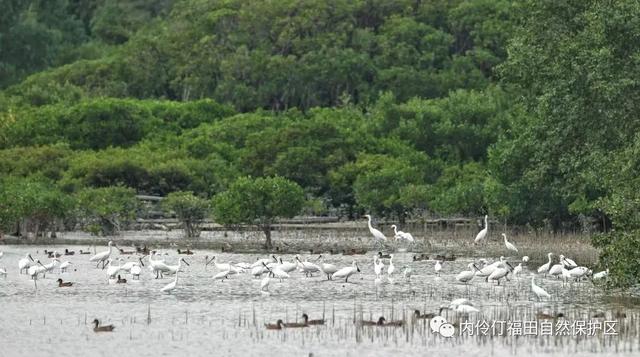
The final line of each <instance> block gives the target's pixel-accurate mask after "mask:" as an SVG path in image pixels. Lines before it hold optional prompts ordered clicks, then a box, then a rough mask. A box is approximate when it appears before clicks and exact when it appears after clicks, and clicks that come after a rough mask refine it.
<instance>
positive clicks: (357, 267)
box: [356, 263, 360, 273]
mask: <svg viewBox="0 0 640 357" xmlns="http://www.w3.org/2000/svg"><path fill="white" fill-rule="evenodd" d="M356 269H358V273H359V272H360V267H359V266H358V263H356Z"/></svg>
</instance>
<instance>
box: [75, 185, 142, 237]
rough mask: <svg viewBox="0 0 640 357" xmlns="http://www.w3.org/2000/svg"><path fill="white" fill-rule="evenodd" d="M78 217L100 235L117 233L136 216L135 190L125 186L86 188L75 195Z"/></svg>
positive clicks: (89, 229) (82, 223)
mask: <svg viewBox="0 0 640 357" xmlns="http://www.w3.org/2000/svg"><path fill="white" fill-rule="evenodd" d="M75 201H76V205H77V206H76V207H77V208H76V210H77V212H76V217H77V218H78V219H79V220H80V224H81V226H82V227H84V229H86V230H88V231H89V232H91V233H93V234H95V235H98V234H102V235H110V234H115V233H118V232H119V231H120V229H122V227H123V226H124V225H126V224H127V223H128V222H129V221H131V220H133V219H134V218H135V216H136V210H137V207H138V201H137V200H136V197H135V192H134V191H133V190H132V189H130V188H124V187H117V186H114V187H101V188H85V189H83V190H81V191H78V193H77V194H76V195H75Z"/></svg>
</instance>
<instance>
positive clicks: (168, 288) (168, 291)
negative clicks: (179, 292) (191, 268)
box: [160, 272, 178, 293]
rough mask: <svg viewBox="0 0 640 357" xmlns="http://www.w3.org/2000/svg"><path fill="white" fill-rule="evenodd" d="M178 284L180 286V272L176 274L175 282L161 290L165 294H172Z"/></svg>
mask: <svg viewBox="0 0 640 357" xmlns="http://www.w3.org/2000/svg"><path fill="white" fill-rule="evenodd" d="M177 284H178V272H176V275H175V277H174V278H173V281H172V282H170V283H169V284H167V285H165V286H164V288H162V289H160V291H161V292H163V293H170V292H172V291H173V290H174V289H175V288H176V285H177Z"/></svg>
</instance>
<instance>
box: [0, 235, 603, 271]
mask: <svg viewBox="0 0 640 357" xmlns="http://www.w3.org/2000/svg"><path fill="white" fill-rule="evenodd" d="M278 228H279V229H277V230H275V231H274V232H273V233H272V238H273V249H271V250H269V251H266V250H265V249H264V246H263V244H264V235H263V233H262V232H257V231H250V230H244V231H224V230H219V231H204V232H202V235H201V237H200V238H198V239H186V238H184V237H183V234H182V231H181V230H168V231H167V230H135V231H123V232H121V234H119V235H117V236H110V237H95V236H91V235H90V234H88V233H86V232H63V233H59V234H58V236H57V238H55V239H51V238H46V239H38V240H35V241H34V240H29V239H24V238H16V237H7V236H5V239H4V240H3V241H0V244H38V245H48V246H52V247H57V246H59V247H61V249H62V250H64V246H71V245H77V246H80V247H79V248H81V247H89V248H90V249H91V251H93V248H91V247H94V246H96V247H104V246H106V244H107V242H108V241H109V240H113V241H114V242H116V243H117V244H118V245H119V246H120V247H122V248H124V249H125V250H133V247H135V246H140V247H142V246H145V245H146V246H147V247H148V248H149V249H178V248H180V249H187V248H188V249H191V250H198V249H206V250H216V251H222V252H234V253H267V252H272V253H280V254H295V253H301V254H320V253H329V254H353V253H358V254H365V253H367V252H377V251H381V250H382V251H386V252H393V251H406V252H411V253H416V255H420V254H425V255H426V256H427V257H435V256H446V257H454V258H455V257H457V256H469V257H500V256H502V255H504V256H505V257H509V258H510V259H512V260H519V259H521V257H522V256H524V255H527V256H529V257H530V258H531V260H532V261H533V262H537V261H540V262H542V261H543V260H545V261H546V254H547V253H548V252H553V253H554V254H564V255H567V256H570V257H572V258H573V259H574V260H578V261H580V262H582V264H584V265H591V266H593V265H595V264H596V263H597V260H598V250H597V249H595V248H594V247H593V246H592V245H591V239H590V237H589V236H587V235H551V234H513V235H511V234H508V235H509V241H510V242H513V243H514V244H515V245H516V247H518V252H517V253H515V252H512V251H509V250H507V249H506V248H505V246H504V243H503V240H502V238H501V237H500V232H499V231H493V232H490V234H489V237H488V241H487V242H486V243H484V244H480V245H476V244H474V243H473V237H474V236H475V233H476V232H475V230H421V231H418V230H416V231H413V235H414V237H415V239H416V242H415V243H413V244H409V243H407V242H404V241H403V242H397V241H395V240H394V239H393V234H392V233H390V232H387V231H388V229H386V230H383V231H384V233H385V234H387V238H388V240H387V243H386V244H385V245H384V246H381V245H380V244H374V241H373V239H372V237H371V236H370V234H369V232H368V230H367V229H366V227H364V228H362V227H356V226H353V225H349V226H348V228H346V229H342V228H337V227H333V229H329V228H328V227H326V226H322V227H321V228H313V227H305V228H304V229H302V228H301V227H299V226H297V225H296V226H292V227H278ZM52 249H55V248H52Z"/></svg>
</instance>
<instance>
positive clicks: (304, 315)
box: [302, 314, 324, 325]
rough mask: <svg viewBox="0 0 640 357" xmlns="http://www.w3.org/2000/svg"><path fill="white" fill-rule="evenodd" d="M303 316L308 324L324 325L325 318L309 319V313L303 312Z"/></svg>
mask: <svg viewBox="0 0 640 357" xmlns="http://www.w3.org/2000/svg"><path fill="white" fill-rule="evenodd" d="M302 318H303V319H304V323H305V324H307V325H324V319H319V320H309V315H307V314H302Z"/></svg>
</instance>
